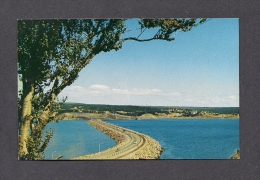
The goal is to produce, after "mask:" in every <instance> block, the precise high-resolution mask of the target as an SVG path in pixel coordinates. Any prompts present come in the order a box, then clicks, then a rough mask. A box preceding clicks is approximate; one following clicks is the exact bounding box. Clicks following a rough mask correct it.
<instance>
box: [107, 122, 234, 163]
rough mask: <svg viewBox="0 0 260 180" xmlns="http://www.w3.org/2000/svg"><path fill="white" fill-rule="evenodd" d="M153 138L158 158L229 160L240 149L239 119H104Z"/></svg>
mask: <svg viewBox="0 0 260 180" xmlns="http://www.w3.org/2000/svg"><path fill="white" fill-rule="evenodd" d="M107 122H109V123H112V124H115V125H118V126H122V127H125V128H130V129H132V130H135V131H138V132H140V133H143V134H146V135H148V136H150V137H152V138H154V139H156V140H157V141H158V142H159V143H160V145H161V146H162V147H163V148H164V151H163V153H162V155H161V157H160V159H230V157H231V156H232V155H234V154H235V153H236V149H239V120H222V119H221V120H219V119H210V120H205V119H192V120H187V119H184V120H167V119H163V120H138V121H127V120H121V121H107Z"/></svg>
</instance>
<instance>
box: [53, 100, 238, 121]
mask: <svg viewBox="0 0 260 180" xmlns="http://www.w3.org/2000/svg"><path fill="white" fill-rule="evenodd" d="M58 115H59V116H63V117H64V119H163V118H167V119H173V118H239V108H238V107H177V106H176V107H174V106H171V107H170V106H131V105H98V104H82V103H64V104H63V106H62V108H61V110H60V111H59V113H58Z"/></svg>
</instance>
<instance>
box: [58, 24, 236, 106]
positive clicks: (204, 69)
mask: <svg viewBox="0 0 260 180" xmlns="http://www.w3.org/2000/svg"><path fill="white" fill-rule="evenodd" d="M135 23H136V20H130V21H129V22H128V23H127V25H128V27H129V28H131V29H133V27H134V24H135ZM238 25H239V22H238V19H211V20H210V21H208V22H206V23H204V24H202V25H200V26H198V27H196V28H194V29H192V30H191V31H190V32H186V33H183V32H179V33H177V34H176V36H175V38H176V39H175V40H174V41H172V42H164V41H152V42H145V43H139V42H135V41H126V42H125V43H124V44H123V48H122V49H120V50H119V51H111V52H108V53H100V54H99V55H97V56H96V57H94V58H93V60H92V61H91V63H90V64H89V65H88V66H86V67H85V68H84V69H83V70H82V71H81V72H80V74H79V78H78V79H77V80H76V81H75V82H74V83H73V84H72V85H71V86H69V87H67V88H65V89H64V90H63V92H62V93H61V94H60V97H62V96H68V100H67V102H81V103H86V104H118V105H148V106H153V105H154V106H200V107H201V106H203V107H230V106H237V107H238V106H239V32H238V29H239V28H238ZM136 32H137V33H138V32H139V31H138V30H136ZM131 33H132V32H131ZM133 33H134V32H133Z"/></svg>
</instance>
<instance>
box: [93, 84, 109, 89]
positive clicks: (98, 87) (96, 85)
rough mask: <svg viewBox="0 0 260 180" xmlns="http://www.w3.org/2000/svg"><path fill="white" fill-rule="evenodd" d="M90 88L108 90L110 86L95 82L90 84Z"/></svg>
mask: <svg viewBox="0 0 260 180" xmlns="http://www.w3.org/2000/svg"><path fill="white" fill-rule="evenodd" d="M90 89H96V90H108V89H110V88H109V87H108V86H106V85H100V84H94V85H92V86H90Z"/></svg>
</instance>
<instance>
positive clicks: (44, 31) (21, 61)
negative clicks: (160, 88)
mask: <svg viewBox="0 0 260 180" xmlns="http://www.w3.org/2000/svg"><path fill="white" fill-rule="evenodd" d="M125 21H126V20H125V19H66V20H65V19H64V20H58V19H57V20H18V39H17V41H18V75H19V79H20V80H21V81H22V84H23V89H22V91H21V92H19V96H18V110H19V113H18V115H19V130H20V132H21V130H22V129H21V128H22V127H23V126H22V125H23V123H25V121H30V124H31V128H30V132H29V137H23V138H25V139H27V141H26V143H27V145H26V146H27V147H26V148H27V150H28V153H25V155H24V156H23V157H24V159H41V158H43V154H42V152H43V150H44V148H45V147H46V146H47V144H48V143H47V142H48V141H49V139H50V138H51V136H50V135H48V134H47V135H46V137H45V142H42V141H41V138H42V134H43V130H44V127H45V126H46V124H48V123H49V122H50V121H57V119H56V118H55V116H56V113H57V111H58V110H59V109H60V107H61V105H62V103H63V102H65V100H66V98H63V99H58V95H59V93H60V92H61V91H62V90H63V89H64V88H65V87H67V86H70V85H71V84H72V83H73V82H74V81H75V80H76V79H77V77H78V74H79V72H80V71H81V70H82V69H83V68H84V67H85V66H86V65H88V63H89V62H90V61H91V60H92V59H93V58H94V57H95V56H96V55H97V54H99V53H101V52H109V51H111V50H115V51H117V50H119V49H121V48H122V45H123V42H125V41H127V40H134V41H138V42H145V41H151V40H166V41H173V40H174V35H175V34H174V33H176V32H178V31H183V32H187V31H189V30H191V29H192V28H193V27H196V26H197V25H199V24H201V23H203V22H204V21H205V19H142V20H139V30H140V34H139V35H137V36H135V37H123V35H125V33H126V32H127V31H131V30H129V29H127V27H126V23H125ZM148 29H155V30H156V32H155V33H154V35H152V36H151V37H148V38H144V39H142V38H141V35H142V34H144V33H145V32H146V31H147V30H148ZM29 94H32V98H31V99H30V100H28V99H27V100H26V97H27V98H28V97H30V96H28V95H29ZM30 109H32V111H30ZM28 113H29V114H28ZM27 124H28V123H27ZM33 127H34V128H33ZM21 136H27V135H25V134H22V135H20V136H19V144H23V143H22V142H20V139H23V138H21ZM20 151H22V148H20V149H19V154H22V153H21V152H20Z"/></svg>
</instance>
